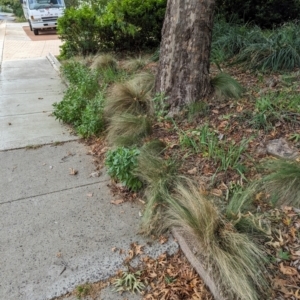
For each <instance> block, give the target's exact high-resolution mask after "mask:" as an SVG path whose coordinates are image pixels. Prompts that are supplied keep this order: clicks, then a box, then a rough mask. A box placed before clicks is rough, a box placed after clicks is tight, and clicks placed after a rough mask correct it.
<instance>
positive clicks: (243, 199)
mask: <svg viewBox="0 0 300 300" xmlns="http://www.w3.org/2000/svg"><path fill="white" fill-rule="evenodd" d="M260 190H261V183H260V182H257V181H254V182H253V183H251V184H250V185H249V186H248V187H247V188H246V189H245V190H243V191H240V192H236V193H234V194H233V196H232V198H231V199H230V201H229V203H228V205H227V207H226V211H225V214H226V218H227V219H228V220H230V221H231V222H232V224H233V225H234V226H235V228H236V229H237V230H238V231H239V232H245V233H249V234H252V235H260V236H262V237H263V235H265V234H269V233H270V224H267V223H266V222H262V220H261V218H260V216H259V215H258V214H255V213H253V214H252V213H251V212H254V211H255V207H254V205H253V202H254V199H255V195H256V194H257V193H258V192H259V191H260Z"/></svg>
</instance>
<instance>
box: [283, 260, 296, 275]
mask: <svg viewBox="0 0 300 300" xmlns="http://www.w3.org/2000/svg"><path fill="white" fill-rule="evenodd" d="M279 270H280V272H281V273H282V274H284V275H289V276H295V275H298V271H297V269H296V268H293V267H289V266H285V265H284V264H283V263H281V264H279Z"/></svg>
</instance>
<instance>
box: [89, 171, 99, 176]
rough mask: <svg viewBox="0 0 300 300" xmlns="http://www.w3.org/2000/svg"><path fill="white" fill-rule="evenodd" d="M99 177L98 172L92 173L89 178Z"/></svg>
mask: <svg viewBox="0 0 300 300" xmlns="http://www.w3.org/2000/svg"><path fill="white" fill-rule="evenodd" d="M100 175H101V172H100V171H97V172H93V173H91V174H90V175H89V177H99V176H100Z"/></svg>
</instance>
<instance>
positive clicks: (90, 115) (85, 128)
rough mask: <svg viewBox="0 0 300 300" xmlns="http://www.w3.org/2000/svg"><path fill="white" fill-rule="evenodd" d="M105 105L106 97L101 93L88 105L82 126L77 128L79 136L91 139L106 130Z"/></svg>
mask: <svg viewBox="0 0 300 300" xmlns="http://www.w3.org/2000/svg"><path fill="white" fill-rule="evenodd" d="M103 103H104V96H103V94H102V93H101V92H99V94H98V95H97V96H96V97H95V98H94V99H91V100H90V101H89V102H88V103H87V106H86V107H85V109H84V110H83V112H82V115H81V120H80V125H79V126H77V128H76V131H77V132H78V134H80V135H81V136H83V137H89V136H92V135H95V134H98V133H99V132H101V131H102V130H103V129H104V118H103Z"/></svg>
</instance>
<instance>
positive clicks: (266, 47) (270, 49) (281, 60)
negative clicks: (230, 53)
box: [235, 22, 300, 71]
mask: <svg viewBox="0 0 300 300" xmlns="http://www.w3.org/2000/svg"><path fill="white" fill-rule="evenodd" d="M299 29H300V25H299V23H292V22H290V23H287V24H285V25H283V26H281V27H279V28H277V29H274V30H273V31H270V32H269V33H268V32H266V33H264V34H261V38H260V40H259V41H257V42H255V43H249V44H247V45H246V46H245V47H244V48H243V49H242V50H241V51H240V53H239V54H238V55H237V57H236V60H235V61H236V62H237V63H241V64H243V65H244V66H245V67H247V68H251V69H255V70H257V69H260V70H262V71H279V70H292V69H293V68H297V67H299V66H300V51H299V47H300V38H299V34H298V33H299Z"/></svg>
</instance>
